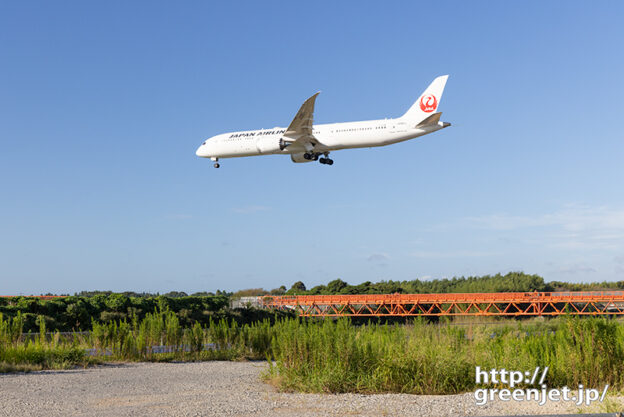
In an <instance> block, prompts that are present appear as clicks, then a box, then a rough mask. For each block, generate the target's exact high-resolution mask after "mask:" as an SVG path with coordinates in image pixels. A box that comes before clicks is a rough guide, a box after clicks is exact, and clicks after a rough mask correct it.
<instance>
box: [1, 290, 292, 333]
mask: <svg viewBox="0 0 624 417" xmlns="http://www.w3.org/2000/svg"><path fill="white" fill-rule="evenodd" d="M228 306H229V298H228V297H226V296H224V295H215V296H202V297H193V296H187V297H175V298H174V297H166V296H162V295H161V296H158V297H128V296H126V295H124V294H115V293H110V294H108V295H105V294H101V293H100V294H98V295H95V296H92V297H79V296H68V297H62V298H55V299H46V300H44V299H39V298H34V297H13V298H0V314H3V315H4V317H5V318H13V317H16V316H17V314H20V315H21V320H22V321H23V330H24V332H29V331H37V329H38V328H39V320H44V321H45V324H46V327H47V329H48V330H50V331H56V330H59V331H72V330H91V327H92V322H93V321H97V322H103V323H108V322H111V321H114V320H117V321H119V320H124V319H125V320H131V319H132V318H133V317H136V318H137V319H139V320H141V319H143V318H144V317H145V316H146V315H147V314H148V313H153V312H154V311H156V310H162V311H164V310H168V311H171V312H172V313H174V314H175V315H176V316H177V318H178V320H179V321H180V323H181V325H182V326H185V327H190V326H192V325H193V324H195V323H200V324H202V325H206V324H208V322H209V321H210V320H211V319H212V320H215V321H218V320H219V319H222V318H224V319H228V320H236V321H237V322H238V323H241V324H242V323H251V322H254V321H259V320H262V319H265V318H272V317H273V316H274V313H272V312H268V311H264V310H258V309H229V308H228ZM280 314H283V313H280Z"/></svg>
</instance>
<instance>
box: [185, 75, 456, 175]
mask: <svg viewBox="0 0 624 417" xmlns="http://www.w3.org/2000/svg"><path fill="white" fill-rule="evenodd" d="M447 79H448V75H442V76H440V77H437V78H436V79H435V80H433V82H432V83H431V84H430V85H429V87H427V89H426V90H425V91H424V92H423V93H422V95H421V96H420V97H419V98H418V100H416V102H415V103H414V104H413V105H412V106H411V107H410V108H409V110H408V111H407V112H406V113H405V114H404V115H403V116H401V117H399V118H397V119H380V120H368V121H363V122H348V123H331V124H318V125H314V124H313V121H314V103H315V101H316V97H317V96H318V95H319V94H320V92H319V93H316V94H314V95H313V96H312V97H310V98H308V99H307V100H306V101H305V102H304V103H303V104H302V105H301V108H300V109H299V111H298V112H297V114H296V115H295V118H294V119H293V120H292V122H291V123H290V125H288V127H287V128H281V127H274V128H273V129H261V130H248V131H241V132H230V133H223V134H220V135H217V136H213V137H211V138H210V139H207V140H206V141H205V142H204V143H202V144H201V146H200V147H199V148H198V149H197V151H196V152H195V154H196V155H197V156H199V157H202V158H210V159H211V160H212V161H214V167H215V168H219V166H220V165H219V159H221V158H238V157H244V156H259V155H276V154H286V155H290V159H291V160H292V161H293V162H297V163H301V162H312V161H317V160H318V161H319V162H320V163H321V164H324V165H333V163H334V161H333V160H332V159H330V158H329V153H330V152H332V151H337V150H340V149H353V148H370V147H376V146H386V145H391V144H393V143H398V142H403V141H406V140H409V139H414V138H417V137H419V136H423V135H426V134H429V133H433V132H435V131H438V130H441V129H444V128H445V127H449V126H450V125H451V124H450V123H447V122H441V121H440V116H441V115H442V113H441V112H436V110H437V109H438V106H439V105H440V100H441V99H442V92H443V91H444V86H445V85H446V80H447Z"/></svg>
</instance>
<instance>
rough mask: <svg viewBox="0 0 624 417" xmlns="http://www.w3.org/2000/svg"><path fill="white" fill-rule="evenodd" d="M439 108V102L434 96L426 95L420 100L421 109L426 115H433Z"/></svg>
mask: <svg viewBox="0 0 624 417" xmlns="http://www.w3.org/2000/svg"><path fill="white" fill-rule="evenodd" d="M437 107H438V100H436V98H435V96H434V95H433V94H425V95H424V96H422V97H421V98H420V109H421V110H422V111H424V112H425V113H431V112H432V111H434V110H435V109H436V108H437Z"/></svg>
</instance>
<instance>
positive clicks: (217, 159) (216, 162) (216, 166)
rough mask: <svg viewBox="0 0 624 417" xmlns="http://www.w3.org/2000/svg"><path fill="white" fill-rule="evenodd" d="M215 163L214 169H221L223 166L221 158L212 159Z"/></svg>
mask: <svg viewBox="0 0 624 417" xmlns="http://www.w3.org/2000/svg"><path fill="white" fill-rule="evenodd" d="M210 159H212V160H213V161H214V165H213V166H214V167H215V168H219V167H220V166H221V165H219V158H210Z"/></svg>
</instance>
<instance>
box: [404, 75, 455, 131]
mask: <svg viewBox="0 0 624 417" xmlns="http://www.w3.org/2000/svg"><path fill="white" fill-rule="evenodd" d="M447 79H448V75H442V76H440V77H438V78H436V79H435V80H433V82H432V83H431V84H429V87H427V89H426V90H425V92H424V93H422V95H421V96H420V97H418V100H416V102H415V103H414V104H413V105H412V107H410V109H409V110H408V111H407V112H406V113H405V114H404V115H403V116H401V119H402V120H406V121H408V122H410V123H419V122H421V121H423V120H424V119H426V118H427V117H429V116H431V115H432V114H433V113H435V112H436V111H437V110H438V106H439V105H440V101H441V100H442V92H443V91H444V86H445V85H446V80H447Z"/></svg>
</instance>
